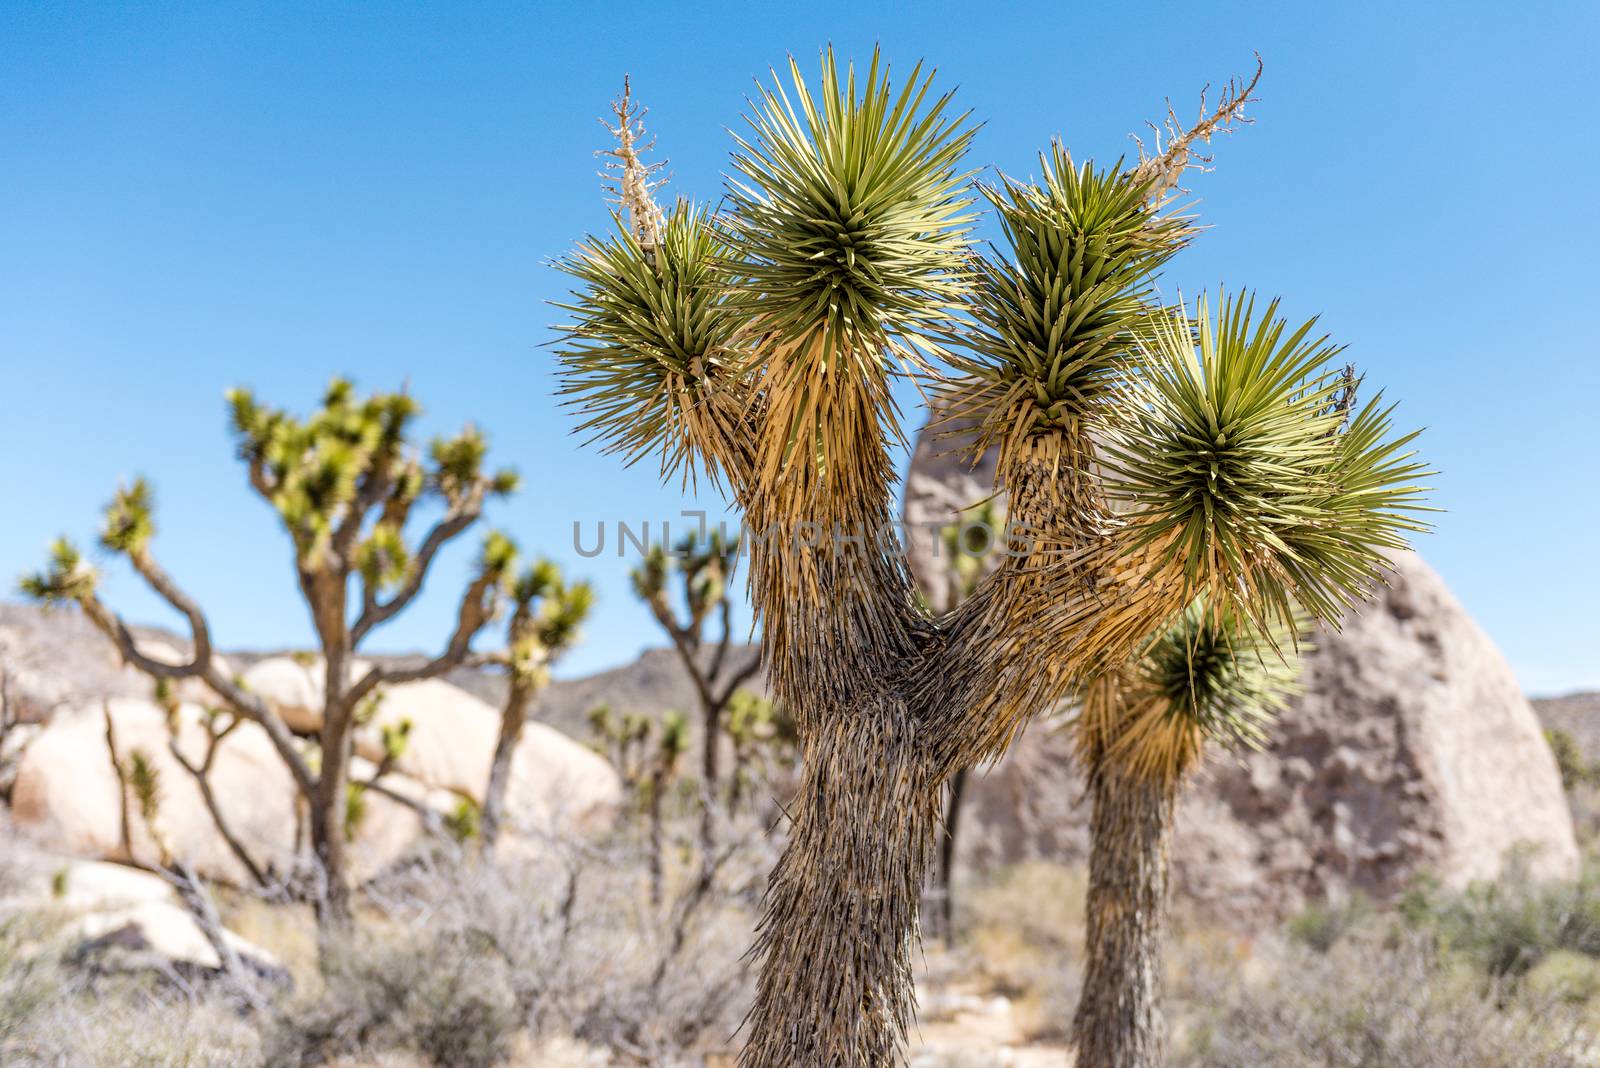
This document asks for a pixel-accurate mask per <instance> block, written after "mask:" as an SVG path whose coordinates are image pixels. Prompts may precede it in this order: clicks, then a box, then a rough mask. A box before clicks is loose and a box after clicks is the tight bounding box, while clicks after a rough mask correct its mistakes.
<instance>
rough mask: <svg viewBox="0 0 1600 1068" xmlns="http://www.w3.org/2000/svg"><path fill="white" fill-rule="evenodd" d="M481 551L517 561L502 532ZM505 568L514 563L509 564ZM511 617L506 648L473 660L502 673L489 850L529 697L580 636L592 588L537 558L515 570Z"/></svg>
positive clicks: (488, 801) (488, 802) (482, 821)
mask: <svg viewBox="0 0 1600 1068" xmlns="http://www.w3.org/2000/svg"><path fill="white" fill-rule="evenodd" d="M484 552H485V555H486V556H488V555H491V554H493V555H503V556H506V557H508V558H509V559H510V560H511V561H514V560H515V556H516V547H515V546H514V545H512V544H511V542H510V540H509V539H507V538H505V536H504V535H499V534H491V535H490V542H489V544H488V546H487V547H486V548H485V550H484ZM506 566H507V568H508V571H509V569H511V568H512V566H513V565H512V564H511V563H508V564H507V565H506ZM510 600H511V606H512V607H511V615H510V619H509V621H508V623H507V625H506V648H505V650H504V651H503V652H497V653H488V654H485V655H482V656H479V657H477V658H475V659H476V660H477V662H479V663H487V664H493V665H497V666H499V667H501V668H503V669H504V670H505V672H506V700H505V704H504V705H503V706H502V707H501V712H500V737H499V739H498V740H497V741H496V743H495V748H494V760H493V761H492V762H491V763H490V765H489V783H488V785H487V786H486V787H485V789H484V792H483V811H482V813H481V814H480V816H479V823H478V834H479V836H480V837H481V840H482V842H483V847H484V849H485V850H486V851H487V852H490V853H492V852H493V851H494V846H495V841H496V840H497V839H498V838H499V835H500V828H501V825H502V823H503V822H504V819H505V805H506V787H507V785H508V784H509V783H510V781H511V758H512V756H513V755H514V754H515V753H516V750H517V743H518V742H519V741H520V740H521V739H522V728H523V726H524V725H526V723H527V722H528V710H529V708H530V707H531V706H532V703H533V699H534V698H535V697H536V696H538V694H539V691H540V690H543V689H544V688H545V686H546V685H547V684H548V683H549V682H550V666H551V665H552V664H554V663H555V662H556V660H557V659H559V658H560V656H561V654H563V653H565V652H566V651H567V650H568V649H570V648H571V647H572V645H573V644H574V643H575V642H576V641H577V640H578V628H579V627H580V626H581V625H582V623H583V621H584V620H585V619H586V618H587V617H588V615H589V609H590V608H592V607H593V606H594V589H593V587H591V586H590V585H589V584H588V583H587V582H573V583H568V582H567V581H566V580H565V579H563V578H562V576H561V569H560V568H558V567H557V566H556V565H555V564H554V563H552V562H551V561H549V560H546V559H544V558H543V557H540V558H539V559H537V560H535V561H534V562H533V563H532V564H531V565H529V566H528V567H526V568H524V569H522V570H521V571H519V572H516V578H515V579H514V580H513V581H512V582H511V585H510Z"/></svg>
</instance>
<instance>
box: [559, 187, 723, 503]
mask: <svg viewBox="0 0 1600 1068" xmlns="http://www.w3.org/2000/svg"><path fill="white" fill-rule="evenodd" d="M728 255H729V249H728V246H727V244H726V239H725V236H724V235H723V233H722V232H721V231H720V230H719V228H718V226H717V225H716V224H715V223H714V222H713V221H712V219H711V218H710V216H709V215H708V214H707V213H706V212H705V211H704V210H703V209H700V208H696V207H693V206H691V205H689V204H687V203H684V202H680V203H678V204H677V205H676V206H675V207H674V208H673V209H672V211H671V212H670V213H669V214H668V216H667V218H666V224H665V226H664V227H663V228H662V231H661V239H660V241H659V243H658V244H656V245H655V246H653V247H652V248H651V249H650V250H648V251H646V250H645V249H644V248H643V247H642V246H641V245H640V244H639V242H638V241H637V240H636V239H635V238H634V237H633V235H632V234H631V233H630V232H629V231H628V228H627V226H626V225H625V224H624V223H623V221H622V220H621V219H617V220H616V229H615V231H614V232H613V233H612V234H611V235H610V236H608V237H605V238H598V237H591V238H589V239H587V240H586V241H584V242H583V243H582V244H581V245H579V246H578V248H577V249H575V250H574V251H573V252H571V253H569V254H568V255H567V256H566V257H564V258H563V259H562V260H560V261H559V262H558V266H559V267H560V269H561V270H563V271H565V272H566V273H567V274H568V275H569V276H570V277H571V278H572V279H573V280H574V281H575V282H576V288H575V289H574V290H573V294H572V299H571V300H570V301H567V302H562V303H558V304H557V307H560V308H562V309H563V310H564V311H566V312H568V313H569V314H570V315H571V319H570V321H569V322H567V323H566V324H564V325H563V326H562V327H561V328H560V329H561V330H562V332H563V335H564V337H563V340H562V341H561V343H560V344H559V345H558V346H557V355H558V357H559V358H560V360H561V363H562V388H561V393H562V395H564V396H566V397H567V398H568V403H569V404H572V405H573V406H575V407H577V408H578V409H579V410H580V411H581V412H582V414H583V422H582V423H580V425H579V427H578V430H579V432H580V433H584V434H589V435H591V438H590V440H597V441H599V442H601V443H602V444H603V446H604V447H605V449H606V451H608V452H616V453H620V454H621V455H622V456H623V459H624V462H625V463H629V464H632V463H634V462H635V461H637V460H638V459H640V458H641V457H643V456H646V455H649V454H650V453H653V452H659V454H660V457H661V473H662V477H663V478H666V477H668V476H669V475H671V474H672V473H675V472H680V471H681V472H682V473H684V474H687V473H688V471H689V469H690V468H691V466H692V465H695V464H706V465H710V464H713V463H714V462H715V460H716V458H717V455H718V451H719V448H720V446H719V444H718V443H719V441H720V437H719V436H718V434H717V433H716V429H715V426H714V425H713V424H711V423H709V422H708V420H711V419H712V418H713V413H712V411H711V410H710V409H711V407H712V406H710V405H708V404H706V403H705V401H704V392H703V391H704V389H709V388H717V387H718V386H719V385H722V386H726V385H727V384H728V381H729V378H730V374H731V372H730V371H729V367H730V365H731V364H732V363H734V362H735V359H734V353H733V351H732V346H733V343H734V336H735V333H736V324H735V319H734V318H733V316H732V315H730V313H729V310H728V306H727V300H726V287H725V285H724V284H723V281H722V270H723V265H724V264H725V262H726V260H727V257H728Z"/></svg>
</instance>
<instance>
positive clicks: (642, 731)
mask: <svg viewBox="0 0 1600 1068" xmlns="http://www.w3.org/2000/svg"><path fill="white" fill-rule="evenodd" d="M589 729H590V730H591V731H593V732H594V735H595V747H596V748H597V749H599V750H600V751H601V752H602V753H604V754H605V755H606V757H607V759H609V760H610V761H611V763H612V766H613V767H615V768H616V769H617V774H618V775H619V776H620V777H621V779H622V783H623V786H624V788H626V790H627V791H628V794H629V796H630V799H631V800H632V801H633V802H634V803H635V806H636V807H635V811H637V812H639V813H640V814H642V815H643V816H644V818H645V827H646V834H647V835H648V838H649V851H648V854H647V855H648V857H649V868H650V903H651V904H652V905H656V906H659V905H660V904H661V901H662V884H663V882H664V873H665V858H666V817H667V811H666V803H667V799H668V795H669V794H670V793H671V791H672V788H673V786H675V785H676V784H677V782H678V779H679V776H680V775H681V773H682V770H683V754H684V752H685V751H686V750H687V749H688V747H689V722H688V720H687V719H685V718H684V715H683V713H682V712H677V711H668V712H665V713H663V714H662V716H661V718H660V720H654V719H651V718H650V717H649V716H643V715H639V714H638V713H632V712H630V713H627V714H625V715H622V716H616V715H613V714H612V712H611V708H610V706H608V705H603V704H602V705H596V706H594V707H593V708H591V709H590V710H589Z"/></svg>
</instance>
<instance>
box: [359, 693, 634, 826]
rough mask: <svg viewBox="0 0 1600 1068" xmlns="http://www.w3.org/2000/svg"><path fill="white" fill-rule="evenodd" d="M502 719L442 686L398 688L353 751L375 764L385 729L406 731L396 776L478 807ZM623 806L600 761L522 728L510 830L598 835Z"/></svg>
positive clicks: (569, 743)
mask: <svg viewBox="0 0 1600 1068" xmlns="http://www.w3.org/2000/svg"><path fill="white" fill-rule="evenodd" d="M500 719H501V716H500V711H499V710H498V709H496V708H494V707H492V706H490V705H488V704H486V703H484V702H483V701H480V700H479V699H478V698H476V697H474V696H472V695H471V694H469V693H467V692H466V691H465V690H462V689H460V688H459V687H456V686H453V685H451V684H450V683H448V682H443V681H440V680H438V679H424V680H422V681H420V682H408V683H401V684H399V685H396V686H390V687H386V688H385V689H384V690H383V692H382V697H381V700H380V701H379V703H378V710H377V713H376V714H375V715H374V716H373V718H372V720H371V722H370V723H369V724H368V725H367V726H366V728H365V729H363V730H362V731H361V732H360V734H358V736H357V739H356V751H357V752H359V753H360V754H361V755H362V756H364V757H366V758H367V759H369V760H372V761H381V760H382V759H383V757H384V743H383V730H384V728H385V727H389V728H391V729H395V728H399V727H400V726H401V725H402V724H406V725H407V726H406V727H405V730H406V744H405V747H404V750H403V752H402V753H401V755H400V757H399V758H398V760H397V761H395V763H394V766H395V768H396V769H397V770H399V771H400V772H402V773H404V774H405V775H407V776H409V777H411V778H413V779H415V780H417V781H418V782H421V783H424V784H426V785H428V786H431V787H434V788H436V789H441V790H448V791H450V792H451V793H454V794H457V795H460V796H461V797H465V798H470V799H471V800H472V801H474V802H475V803H478V804H481V803H482V802H483V790H484V786H485V785H486V784H487V782H488V779H489V765H490V764H491V763H492V761H493V760H494V751H495V746H496V743H497V742H498V740H499V737H500ZM621 800H622V785H621V782H620V781H619V780H618V778H617V774H616V772H615V771H614V770H613V769H612V767H611V765H610V764H609V763H607V762H606V760H605V759H604V758H602V757H601V756H599V755H598V754H596V753H595V752H593V751H592V750H590V749H588V748H586V747H585V746H583V745H581V744H579V743H578V742H575V741H573V740H572V739H571V738H568V737H567V736H566V735H564V734H562V733H561V732H560V731H557V730H554V729H553V728H551V727H547V726H545V725H544V724H542V723H527V724H525V725H524V727H523V729H522V735H521V738H520V739H519V741H518V743H517V748H516V750H515V751H514V753H513V755H512V761H511V778H510V781H509V784H508V786H507V796H506V812H507V816H508V818H509V822H510V828H509V829H511V830H513V831H516V830H518V829H521V830H525V831H528V832H532V833H536V834H539V835H548V834H566V833H571V832H573V831H586V830H593V829H597V828H599V827H602V826H604V825H606V824H608V823H609V821H610V820H611V818H612V817H613V816H614V814H615V812H616V810H617V807H618V806H619V805H620V803H621Z"/></svg>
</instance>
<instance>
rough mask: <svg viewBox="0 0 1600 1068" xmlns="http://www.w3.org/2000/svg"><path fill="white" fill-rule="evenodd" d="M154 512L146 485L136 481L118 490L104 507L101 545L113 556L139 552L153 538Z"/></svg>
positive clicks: (150, 495)
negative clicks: (116, 553) (115, 553)
mask: <svg viewBox="0 0 1600 1068" xmlns="http://www.w3.org/2000/svg"><path fill="white" fill-rule="evenodd" d="M154 511H155V497H154V494H152V493H151V491H150V483H149V482H147V481H145V480H144V479H143V478H136V479H134V480H133V482H132V483H131V484H129V485H127V486H120V487H118V489H117V495H116V496H115V497H113V498H112V499H111V503H110V504H108V505H106V513H105V521H104V525H103V526H102V527H101V531H100V544H102V545H104V546H105V547H106V548H107V549H110V550H111V551H112V552H118V553H130V554H135V553H139V552H142V551H143V550H144V547H145V546H146V545H147V544H149V541H150V538H151V536H152V535H154V534H155V529H156V528H155V518H154Z"/></svg>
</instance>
